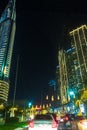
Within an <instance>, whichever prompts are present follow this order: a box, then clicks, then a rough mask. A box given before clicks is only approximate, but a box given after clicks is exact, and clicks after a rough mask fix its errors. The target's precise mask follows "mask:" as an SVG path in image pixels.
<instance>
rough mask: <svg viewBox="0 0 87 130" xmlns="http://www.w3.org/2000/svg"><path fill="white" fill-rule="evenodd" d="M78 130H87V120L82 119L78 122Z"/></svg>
mask: <svg viewBox="0 0 87 130" xmlns="http://www.w3.org/2000/svg"><path fill="white" fill-rule="evenodd" d="M78 128H79V129H80V130H87V119H81V120H79V121H78Z"/></svg>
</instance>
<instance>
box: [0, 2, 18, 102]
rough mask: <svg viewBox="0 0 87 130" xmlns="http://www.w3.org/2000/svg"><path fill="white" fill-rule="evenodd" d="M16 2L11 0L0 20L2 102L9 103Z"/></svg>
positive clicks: (0, 94) (0, 90)
mask: <svg viewBox="0 0 87 130" xmlns="http://www.w3.org/2000/svg"><path fill="white" fill-rule="evenodd" d="M15 19H16V11H15V0H9V2H8V5H7V6H6V8H5V10H4V11H3V13H2V15H1V18H0V102H7V100H8V92H9V75H10V67H11V59H12V51H13V45H14V37H15V30H16V22H15Z"/></svg>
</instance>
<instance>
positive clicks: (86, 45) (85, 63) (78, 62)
mask: <svg viewBox="0 0 87 130" xmlns="http://www.w3.org/2000/svg"><path fill="white" fill-rule="evenodd" d="M69 34H70V39H71V47H72V48H74V51H73V53H72V55H73V65H74V69H75V72H76V76H75V79H76V80H77V87H78V90H79V91H81V90H82V89H85V87H87V26H86V25H82V26H80V27H78V28H76V29H74V30H73V31H71V32H70V33H69Z"/></svg>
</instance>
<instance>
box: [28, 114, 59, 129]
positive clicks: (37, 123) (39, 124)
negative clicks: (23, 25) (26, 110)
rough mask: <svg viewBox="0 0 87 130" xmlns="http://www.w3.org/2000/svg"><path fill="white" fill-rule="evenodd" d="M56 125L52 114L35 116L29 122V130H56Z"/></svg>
mask: <svg viewBox="0 0 87 130" xmlns="http://www.w3.org/2000/svg"><path fill="white" fill-rule="evenodd" d="M57 127H58V124H57V122H56V121H55V119H54V117H53V116H52V114H37V115H36V116H35V118H34V119H33V120H31V121H30V122H29V130H57Z"/></svg>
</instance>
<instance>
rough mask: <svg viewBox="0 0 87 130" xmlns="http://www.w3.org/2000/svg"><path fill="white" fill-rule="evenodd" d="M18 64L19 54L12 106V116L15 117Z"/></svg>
mask: <svg viewBox="0 0 87 130" xmlns="http://www.w3.org/2000/svg"><path fill="white" fill-rule="evenodd" d="M18 64H19V55H18V58H17V67H16V77H15V87H14V93H13V106H12V109H11V115H10V116H11V117H14V116H15V113H14V109H15V108H14V106H15V96H16V88H17V76H18Z"/></svg>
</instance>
